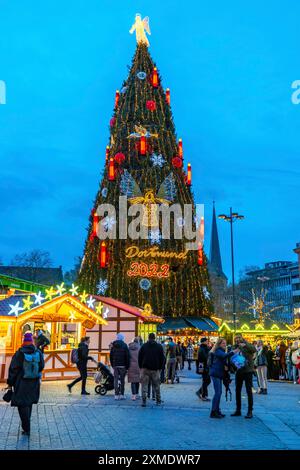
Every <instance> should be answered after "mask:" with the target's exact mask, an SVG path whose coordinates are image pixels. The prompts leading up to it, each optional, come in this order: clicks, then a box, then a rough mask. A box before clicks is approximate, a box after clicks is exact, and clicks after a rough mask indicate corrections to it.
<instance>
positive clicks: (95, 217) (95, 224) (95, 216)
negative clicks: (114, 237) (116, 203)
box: [90, 211, 100, 241]
mask: <svg viewBox="0 0 300 470" xmlns="http://www.w3.org/2000/svg"><path fill="white" fill-rule="evenodd" d="M99 220H100V217H99V215H98V214H97V212H96V211H93V228H92V233H91V236H90V240H91V241H93V240H94V238H95V237H96V236H97V229H98V224H99Z"/></svg>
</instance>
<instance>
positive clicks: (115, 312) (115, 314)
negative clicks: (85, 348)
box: [87, 295, 164, 363]
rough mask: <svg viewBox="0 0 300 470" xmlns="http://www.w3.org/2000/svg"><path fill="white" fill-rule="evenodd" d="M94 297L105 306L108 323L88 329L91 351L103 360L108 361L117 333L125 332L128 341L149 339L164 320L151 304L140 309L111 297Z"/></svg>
mask: <svg viewBox="0 0 300 470" xmlns="http://www.w3.org/2000/svg"><path fill="white" fill-rule="evenodd" d="M93 298H94V299H95V300H96V301H97V302H98V305H102V306H103V307H102V311H103V317H104V318H105V320H106V324H101V323H98V324H95V325H94V327H93V328H91V329H88V330H87V335H88V336H89V337H90V338H91V342H90V352H91V353H92V355H94V356H95V355H98V356H99V357H98V359H99V360H102V361H103V362H106V363H107V362H108V356H109V348H110V344H111V343H112V342H113V341H115V339H116V334H117V333H123V334H124V337H125V342H126V343H129V342H131V341H132V340H133V339H134V337H136V336H140V337H141V338H142V340H143V341H147V340H148V335H149V333H155V334H156V332H157V327H158V326H160V325H161V324H163V322H164V319H163V318H161V317H158V316H156V315H154V313H153V312H152V308H151V306H150V305H149V304H146V305H145V306H144V308H143V309H140V308H138V307H133V306H131V305H128V304H126V303H124V302H121V301H119V300H115V299H112V298H109V297H102V296H98V295H95V296H93Z"/></svg>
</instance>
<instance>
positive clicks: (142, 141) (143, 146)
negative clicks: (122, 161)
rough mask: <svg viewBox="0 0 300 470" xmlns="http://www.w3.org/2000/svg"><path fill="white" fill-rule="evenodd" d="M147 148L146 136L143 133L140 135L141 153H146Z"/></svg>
mask: <svg viewBox="0 0 300 470" xmlns="http://www.w3.org/2000/svg"><path fill="white" fill-rule="evenodd" d="M146 150H147V142H146V136H144V135H142V136H141V137H140V154H141V155H146Z"/></svg>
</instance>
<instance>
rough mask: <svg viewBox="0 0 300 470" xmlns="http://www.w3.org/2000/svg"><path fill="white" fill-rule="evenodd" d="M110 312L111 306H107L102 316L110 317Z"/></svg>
mask: <svg viewBox="0 0 300 470" xmlns="http://www.w3.org/2000/svg"><path fill="white" fill-rule="evenodd" d="M108 314H109V308H108V307H106V309H105V311H104V312H103V314H102V317H103V318H104V319H106V318H107V317H108Z"/></svg>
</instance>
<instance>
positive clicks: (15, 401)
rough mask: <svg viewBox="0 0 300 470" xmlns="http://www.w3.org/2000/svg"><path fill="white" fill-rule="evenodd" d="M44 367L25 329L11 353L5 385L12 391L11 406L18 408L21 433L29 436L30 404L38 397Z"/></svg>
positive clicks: (39, 352) (29, 333) (40, 356)
mask: <svg viewBox="0 0 300 470" xmlns="http://www.w3.org/2000/svg"><path fill="white" fill-rule="evenodd" d="M43 369H44V358H43V354H42V353H41V351H39V350H38V349H37V348H36V347H35V345H34V343H33V336H32V333H31V332H29V331H27V332H26V333H25V334H24V336H23V342H22V346H21V347H20V348H19V349H18V351H16V353H15V354H14V355H13V357H12V360H11V363H10V367H9V371H8V379H7V385H8V388H9V389H11V390H12V391H13V394H12V399H11V406H16V407H17V408H18V412H19V416H20V419H21V426H22V433H23V434H25V435H27V436H29V434H30V418H31V412H32V405H33V404H37V403H38V401H39V397H40V384H41V375H42V374H41V373H42V370H43Z"/></svg>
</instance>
